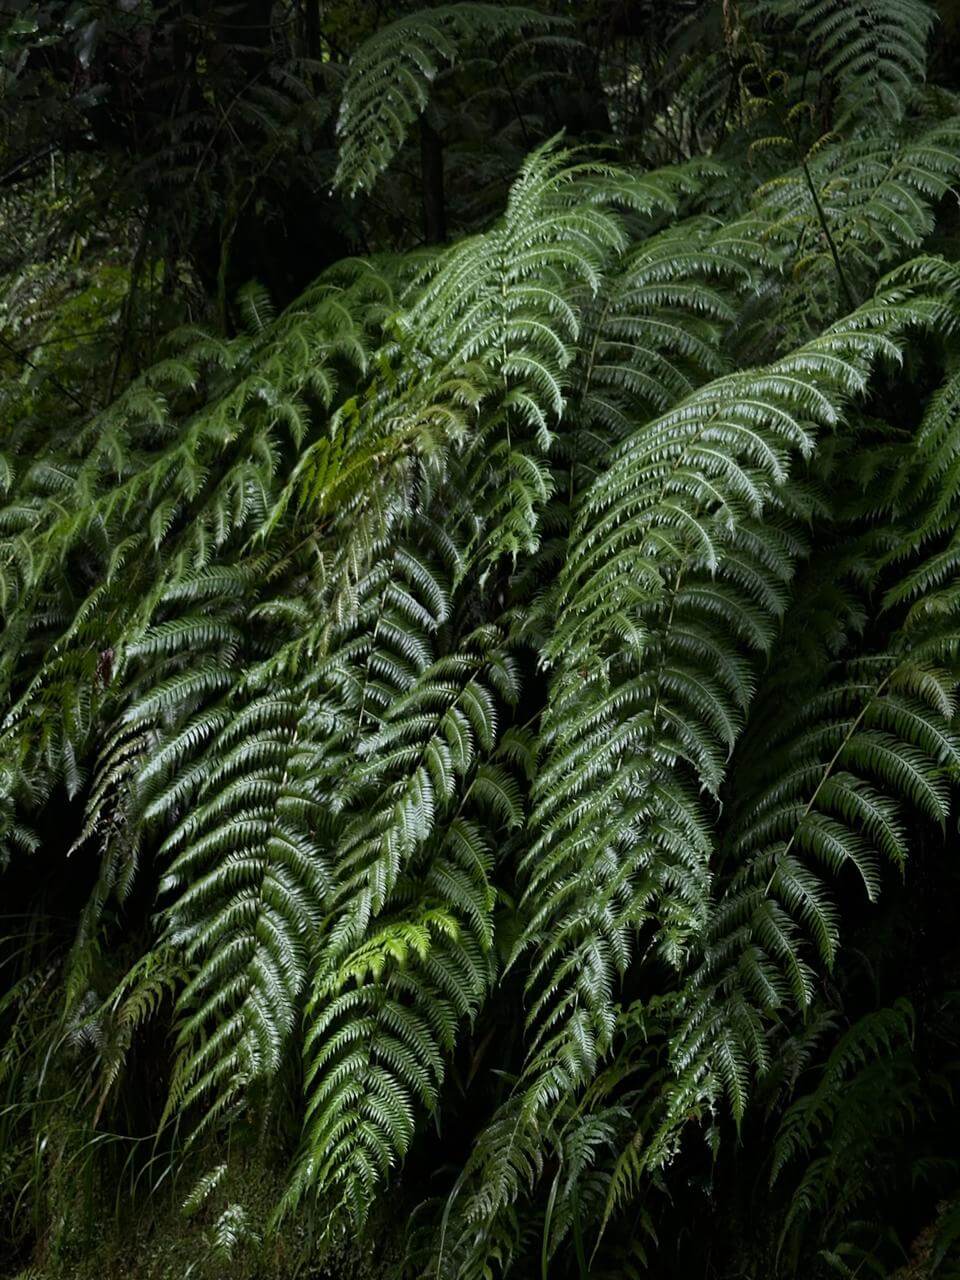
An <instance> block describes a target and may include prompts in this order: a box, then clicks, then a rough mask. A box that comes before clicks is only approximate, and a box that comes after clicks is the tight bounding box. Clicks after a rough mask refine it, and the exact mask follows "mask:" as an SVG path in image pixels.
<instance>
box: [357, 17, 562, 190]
mask: <svg viewBox="0 0 960 1280" xmlns="http://www.w3.org/2000/svg"><path fill="white" fill-rule="evenodd" d="M556 25H558V23H557V20H556V19H555V18H551V17H550V16H549V15H547V14H543V13H538V12H537V11H536V10H535V9H526V8H523V7H521V6H519V5H497V4H478V3H473V2H471V3H469V4H448V5H438V6H437V7H436V8H435V9H420V10H417V12H415V13H411V14H407V15H405V16H404V17H402V18H398V19H397V20H396V21H395V22H392V23H390V24H388V25H387V26H385V27H381V28H380V30H379V31H377V32H376V34H375V35H373V36H371V37H370V39H369V40H367V41H366V42H365V43H364V44H363V45H361V47H360V48H359V49H358V50H357V51H356V53H355V54H354V55H353V57H352V59H351V62H350V69H349V72H348V75H347V80H346V83H345V84H344V87H343V97H342V99H341V104H340V116H339V119H338V121H337V132H338V134H339V136H340V154H339V159H338V162H337V172H336V176H335V179H334V181H335V182H336V184H337V185H338V186H340V187H342V188H343V189H344V190H345V191H346V192H347V194H348V195H355V194H356V193H357V192H358V191H360V190H363V189H364V188H368V187H371V186H372V185H373V183H374V182H375V181H376V178H377V175H378V174H380V173H381V172H382V171H383V170H384V169H385V168H386V167H387V166H388V165H389V163H390V161H391V160H392V159H393V157H394V155H395V154H396V152H397V151H398V150H399V149H400V147H401V146H402V145H403V143H404V140H405V139H406V136H407V134H408V132H409V130H410V128H411V126H412V125H413V124H414V123H415V122H416V120H417V119H418V118H419V117H420V116H421V115H422V114H423V112H424V110H425V109H426V106H427V103H428V102H429V100H430V86H431V84H432V83H433V81H434V80H435V79H436V78H437V76H438V75H439V74H440V72H441V71H442V70H443V69H444V68H445V67H449V66H452V65H454V64H455V63H457V62H458V61H459V60H460V59H461V58H462V57H463V54H464V51H465V50H467V49H469V48H470V47H471V46H474V47H483V45H484V44H485V43H489V42H491V41H495V40H502V39H504V38H505V37H510V38H513V39H517V38H518V37H520V36H521V35H522V34H523V33H524V32H527V31H531V32H537V31H541V32H542V31H547V30H550V29H551V28H552V27H554V26H556Z"/></svg>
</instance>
